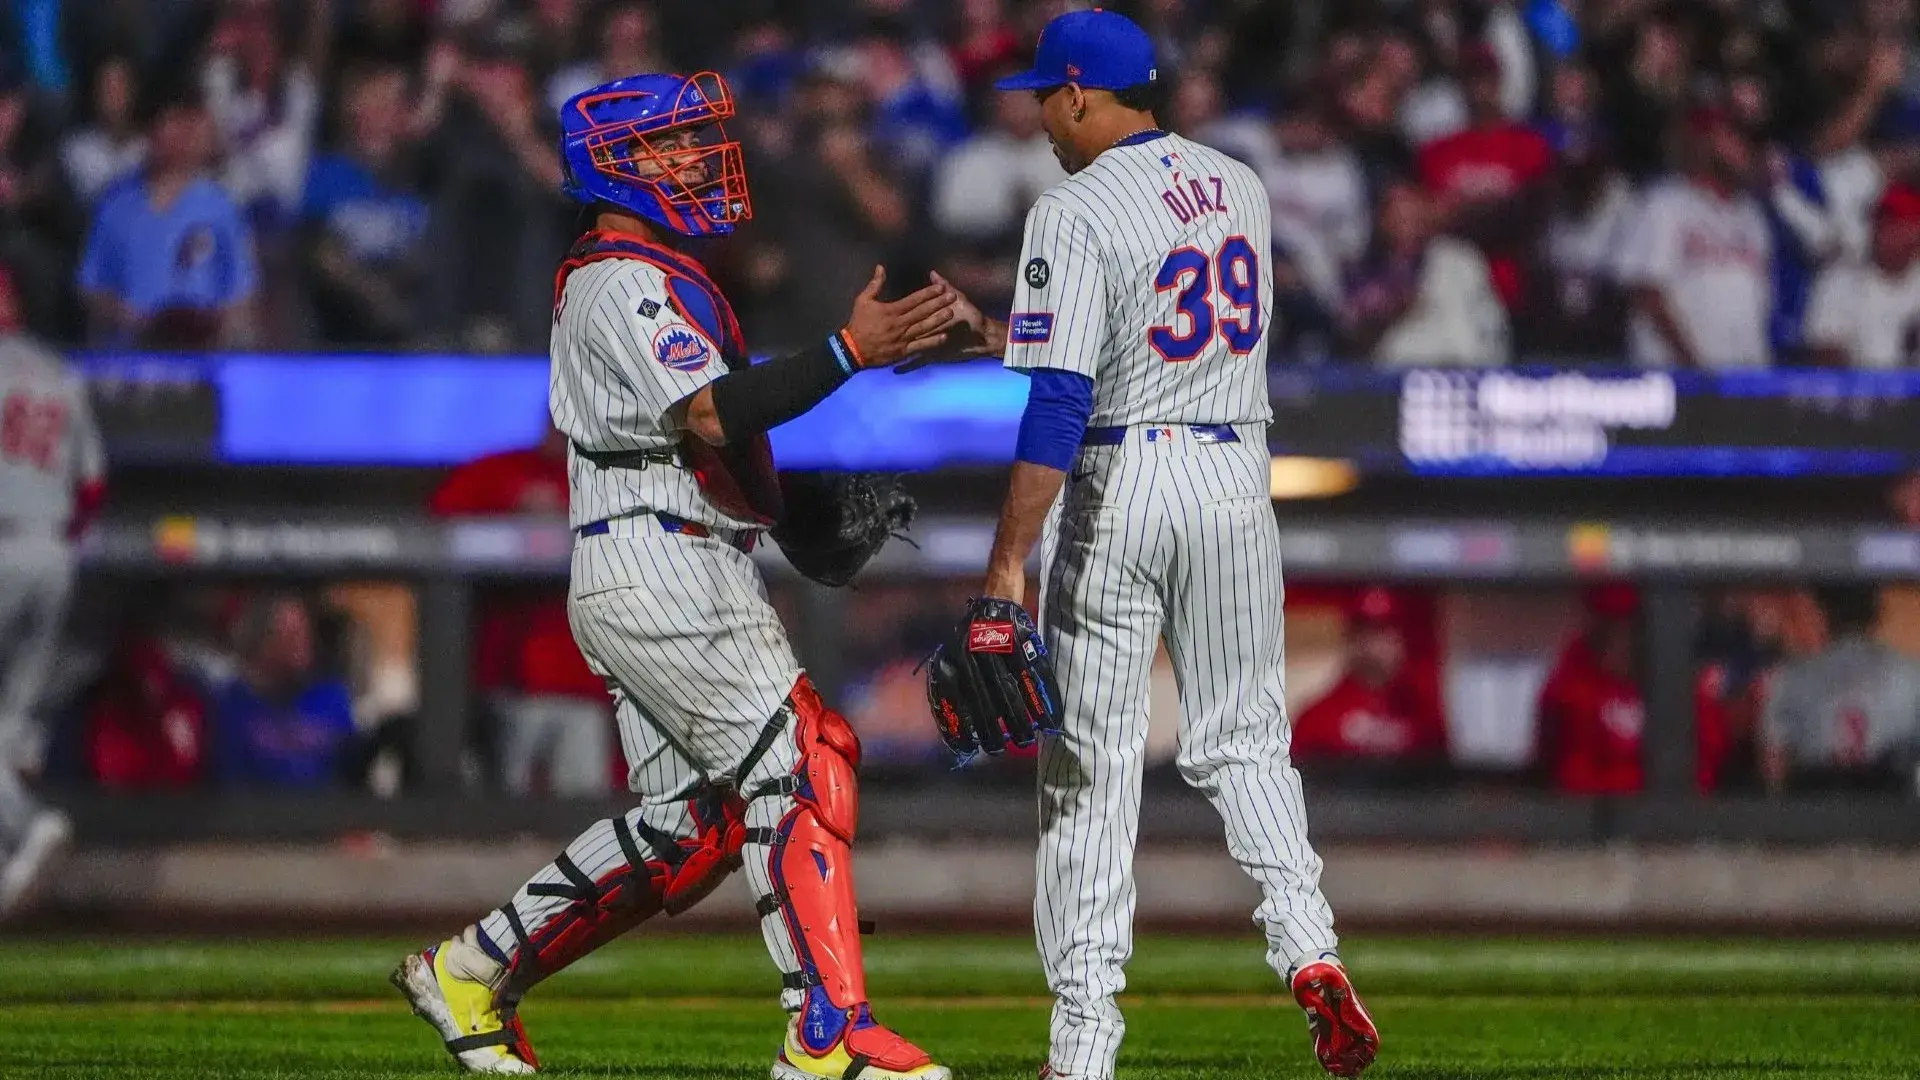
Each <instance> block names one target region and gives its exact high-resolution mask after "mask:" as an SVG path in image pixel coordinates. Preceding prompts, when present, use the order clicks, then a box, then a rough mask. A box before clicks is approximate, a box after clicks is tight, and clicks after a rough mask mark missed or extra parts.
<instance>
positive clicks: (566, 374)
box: [393, 74, 957, 1080]
mask: <svg viewBox="0 0 1920 1080" xmlns="http://www.w3.org/2000/svg"><path fill="white" fill-rule="evenodd" d="M733 111H734V105H733V99H732V97H731V95H730V93H729V91H728V89H727V86H726V84H725V82H724V81H722V80H721V79H720V77H719V76H717V75H712V74H700V75H695V76H691V77H682V76H677V75H637V76H633V77H630V78H625V79H621V80H618V81H615V82H612V83H608V84H606V85H604V86H600V87H596V88H594V89H592V90H588V91H586V92H584V93H582V94H579V95H577V96H575V97H574V98H572V99H570V100H568V101H567V103H566V104H565V105H564V106H563V109H562V114H561V121H562V129H563V134H562V154H563V158H564V162H565V166H566V171H567V174H568V175H567V192H568V193H569V194H570V195H571V196H573V197H574V198H575V199H577V200H578V201H580V202H582V203H585V204H587V206H588V207H589V208H590V209H589V211H588V212H589V213H590V214H591V215H592V217H593V227H592V229H591V230H590V231H588V232H587V233H586V234H585V235H584V236H582V237H581V239H580V241H579V243H578V244H577V245H576V246H575V247H574V249H573V252H572V254H571V255H570V256H569V257H568V259H567V260H566V262H565V263H564V264H563V265H562V266H561V268H560V271H559V275H558V278H557V280H556V282H555V288H554V292H555V299H554V327H553V341H552V356H553V373H552V380H551V387H550V393H551V405H552V413H553V421H554V424H555V425H556V426H557V427H558V428H559V430H560V431H561V432H563V433H565V435H566V436H567V438H568V440H569V443H570V446H569V455H568V457H569V460H568V473H569V507H570V514H571V523H572V525H573V526H574V529H575V532H576V534H577V540H576V542H575V545H574V549H573V566H572V580H571V587H570V590H569V595H568V616H569V621H570V622H571V624H572V628H573V634H574V637H575V638H576V639H577V640H578V641H579V643H580V646H581V649H582V652H583V653H584V654H585V655H586V657H587V660H588V662H589V663H590V664H591V665H592V666H593V668H594V670H595V671H596V672H597V673H598V674H600V675H601V676H602V677H604V678H605V679H606V682H607V685H608V687H609V689H610V690H611V692H612V695H613V699H614V704H615V708H616V710H617V716H618V720H619V727H620V735H621V740H622V742H623V744H624V747H625V750H626V756H627V760H628V761H630V762H632V763H633V771H632V774H631V778H630V781H631V786H632V787H633V789H634V791H636V792H637V793H639V795H640V805H639V806H638V807H637V808H636V809H634V810H632V811H631V812H629V813H627V814H625V815H623V816H620V817H615V818H612V819H610V820H606V821H599V822H596V823H594V824H593V825H592V826H591V827H589V828H588V829H587V831H586V832H584V833H582V834H581V835H580V837H579V838H578V839H576V840H574V841H573V843H571V844H569V845H568V846H567V848H566V850H565V851H563V852H561V853H560V855H559V856H557V857H556V858H555V859H554V860H553V862H551V863H549V864H548V865H546V866H545V867H543V868H542V869H541V870H539V871H538V872H537V873H535V874H534V875H533V878H532V880H530V881H528V882H527V883H526V885H525V886H524V887H522V888H521V889H520V891H519V892H517V893H515V894H514V895H513V897H512V898H511V899H510V900H508V901H507V902H506V903H504V904H502V905H501V906H500V907H499V908H497V909H495V910H494V911H492V912H489V913H488V914H487V915H485V916H484V917H482V918H481V919H480V920H479V921H478V922H476V923H474V924H472V925H470V926H468V927H467V928H465V929H464V930H462V931H461V932H460V933H458V934H456V935H455V936H454V937H452V938H450V939H448V940H446V941H443V942H441V943H440V944H438V945H435V946H433V947H432V948H429V949H426V950H425V951H423V952H421V953H419V954H417V955H413V956H409V957H407V958H406V959H405V960H404V961H403V962H402V963H401V965H400V967H399V968H398V969H397V970H396V971H395V972H394V974H393V981H394V983H395V985H396V986H397V987H398V988H399V989H400V991H401V992H402V993H403V994H405V995H406V997H407V999H408V1000H409V1001H410V1002H411V1003H412V1005H413V1008H414V1011H415V1012H417V1013H418V1014H419V1015H420V1016H421V1017H423V1018H424V1019H426V1020H427V1021H428V1022H429V1023H430V1024H431V1025H432V1026H433V1027H434V1029H435V1030H436V1032H438V1034H439V1035H440V1037H441V1038H442V1039H443V1040H444V1041H445V1043H446V1046H447V1049H448V1050H449V1051H451V1052H452V1053H453V1055H454V1057H455V1058H456V1059H458V1061H459V1062H460V1064H461V1065H462V1066H464V1067H466V1068H467V1069H469V1070H471V1071H474V1072H488V1073H531V1072H533V1071H534V1070H535V1068H536V1061H535V1058H534V1053H533V1049H532V1047H531V1046H530V1045H529V1044H528V1041H527V1036H526V1032H525V1030H524V1028H523V1026H522V1024H521V1022H520V1020H519V1019H518V1017H517V1016H516V1015H515V1010H516V1006H517V1003H518V1002H519V1001H520V999H521V997H522V995H524V994H525V993H526V992H527V991H528V989H530V988H531V987H532V986H534V985H535V984H536V983H538V982H539V981H540V980H542V979H544V978H546V977H548V976H550V975H552V974H553V973H555V972H557V971H560V970H561V969H563V968H565V967H566V966H567V965H568V964H571V963H573V962H574V961H576V960H578V959H579V958H580V957H582V956H584V955H586V954H587V953H589V952H591V951H593V950H594V949H595V948H597V947H599V946H600V945H602V944H604V943H606V942H607V941H610V940H612V939H613V938H614V937H616V936H618V935H619V934H621V933H623V932H625V931H627V930H629V929H631V928H632V927H634V926H637V925H639V924H640V923H642V922H644V921H646V920H647V919H649V918H651V917H653V916H655V915H658V914H661V913H663V912H664V913H666V914H668V915H672V914H676V913H678V912H680V911H683V910H685V909H686V908H688V907H690V906H691V905H693V904H694V903H696V902H697V901H699V900H700V899H701V898H702V897H704V896H705V895H707V894H708V893H709V892H711V891H712V890H713V889H714V888H715V887H716V886H717V885H719V884H720V882H721V881H722V879H724V878H725V877H726V876H727V875H728V874H729V873H731V872H732V871H733V870H734V869H735V868H738V867H741V866H742V865H743V864H744V867H745V870H746V874H747V879H748V881H749V882H750V883H751V884H752V887H753V890H754V892H755V894H756V895H757V896H758V902H757V905H756V909H757V911H758V913H759V915H760V917H761V920H762V921H761V926H762V929H763V932H764V936H765V939H766V945H767V949H768V951H769V952H770V953H772V956H773V960H774V963H775V964H776V965H777V966H778V968H779V971H780V980H781V986H782V991H781V999H782V1003H783V1004H784V1005H785V1007H786V1009H787V1011H788V1012H789V1013H790V1014H791V1016H790V1020H789V1023H788V1027H787V1034H786V1040H785V1045H784V1046H783V1047H782V1049H781V1051H780V1052H779V1054H778V1055H777V1057H776V1058H775V1060H774V1063H773V1067H772V1076H773V1077H774V1078H775V1080H811V1078H814V1077H833V1078H841V1077H845V1078H847V1080H903V1078H912V1080H946V1078H947V1076H948V1071H947V1070H946V1069H945V1068H944V1067H942V1066H939V1065H936V1064H934V1063H933V1060H932V1059H931V1058H930V1057H928V1055H927V1054H926V1053H925V1052H923V1051H922V1050H920V1049H919V1048H918V1047H916V1046H914V1045H913V1044H912V1043H909V1042H908V1041H907V1040H905V1039H903V1038H901V1037H900V1036H899V1035H897V1034H895V1033H894V1032H892V1031H890V1030H888V1029H887V1028H885V1027H883V1026H881V1025H880V1024H879V1023H878V1022H877V1021H876V1020H875V1019H874V1017H873V1013H872V1010H871V1009H870V1007H869V1006H868V1004H867V991H866V984H865V975H864V972H863V968H862V961H861V949H860V939H859V936H858V927H859V922H860V920H859V914H858V912H857V910H856V905H855V899H854V887H853V878H852V863H851V861H850V860H851V851H850V846H851V844H852V842H853V837H854V825H855V819H856V816H857V815H856V810H857V806H858V798H859V797H858V788H857V781H856V778H855V767H856V766H857V765H858V764H859V760H860V744H859V742H858V740H857V739H856V738H855V737H854V733H853V731H852V729H851V728H850V727H848V725H847V722H846V720H845V719H843V718H842V717H841V716H840V714H839V713H837V712H835V711H834V710H833V709H831V708H829V707H828V706H827V705H826V703H825V702H823V701H822V700H821V698H820V695H819V694H818V693H817V692H816V691H815V690H814V688H813V685H812V683H811V682H810V681H809V680H808V678H807V675H806V673H805V672H804V671H802V670H801V668H800V665H799V664H798V663H796V662H795V660H794V656H793V651H792V649H791V648H790V647H789V646H788V642H787V636H786V633H785V631H784V630H783V629H782V627H781V625H780V622H779V619H778V617H777V616H776V615H775V613H774V610H773V608H772V606H771V605H769V603H768V602H767V595H766V590H765V586H764V584H763V582H762V581H761V578H760V575H759V573H758V571H757V570H756V568H755V566H754V564H753V561H752V560H751V559H750V558H749V557H748V553H749V552H751V551H752V550H753V549H754V547H755V546H756V544H758V543H759V542H760V541H761V539H762V538H763V536H765V535H768V534H769V533H770V534H771V535H772V536H773V537H774V539H776V540H777V541H778V542H779V543H780V544H781V547H782V549H783V550H784V551H785V552H786V553H787V556H788V558H789V559H790V560H791V561H792V562H793V563H794V564H795V565H796V566H797V567H798V568H799V569H801V570H802V572H804V573H808V574H809V575H810V576H814V577H816V578H818V579H820V580H833V581H841V582H844V580H845V579H846V577H847V576H850V566H857V563H858V562H859V561H864V559H865V557H866V556H867V555H870V554H871V553H872V550H873V549H874V548H877V546H878V544H877V543H874V544H871V545H867V546H861V545H859V544H855V545H853V546H852V548H851V551H852V554H851V558H853V560H854V562H853V563H852V564H848V563H845V562H843V561H841V560H842V557H843V556H847V555H848V552H849V550H850V549H849V548H848V546H847V545H844V544H838V543H836V541H837V540H839V539H844V538H842V537H836V536H834V535H827V536H824V537H822V536H820V535H817V534H811V535H810V534H809V528H810V527H817V525H818V523H819V522H822V521H825V522H828V523H829V524H830V529H829V531H830V532H832V531H833V530H837V529H839V528H841V527H842V526H843V525H845V524H846V523H847V522H849V521H851V522H854V523H856V524H860V523H864V525H862V526H861V528H860V529H857V530H856V531H860V532H862V535H865V536H868V537H876V536H877V537H879V538H881V539H884V537H885V535H886V533H887V531H888V530H890V529H891V528H892V527H893V526H894V525H895V524H898V521H899V514H897V513H895V511H897V510H898V509H899V507H898V506H897V505H894V504H893V503H891V502H890V500H889V498H887V497H885V496H884V495H877V494H876V493H875V492H873V491H872V490H870V489H868V488H865V487H860V486H857V485H856V486H855V487H853V488H844V487H834V486H833V485H832V484H831V483H829V484H825V485H823V484H822V483H820V482H817V481H815V482H801V481H797V480H796V481H791V482H783V481H785V478H782V477H779V476H777V475H776V473H775V472H774V471H773V467H772V457H771V454H770V452H769V450H768V445H767V440H766V437H765V432H767V431H768V430H769V429H771V428H773V427H775V426H777V425H779V424H781V423H784V422H786V421H787V420H790V419H792V418H794V417H795V416H798V415H800V414H801V413H803V412H805V411H806V410H808V409H810V408H812V407H813V406H814V405H815V404H817V403H818V402H819V401H821V400H822V399H823V398H825V397H826V396H827V395H828V394H830V393H831V392H833V390H834V389H835V388H837V387H838V386H840V385H841V384H842V383H844V382H845V381H846V380H847V379H849V378H851V377H852V376H853V374H854V373H855V372H856V371H858V370H860V369H861V368H867V367H877V366H882V365H887V364H892V363H896V362H898V361H899V360H901V359H903V358H905V357H906V356H908V355H910V354H912V353H914V352H917V351H919V350H921V349H924V348H927V347H928V346H931V345H933V344H934V343H935V342H937V341H939V340H940V339H941V338H942V337H943V336H944V335H945V334H946V332H947V330H948V329H949V327H950V325H951V324H952V322H953V320H954V318H955V313H956V302H957V297H956V294H954V293H952V292H951V290H949V289H948V288H947V287H946V286H944V285H942V284H935V285H930V286H928V287H926V288H924V289H921V290H919V291H918V292H915V293H913V294H912V295H910V296H908V297H906V298H905V299H903V300H900V301H897V302H894V303H882V302H880V301H879V300H878V299H877V296H878V293H879V290H880V287H881V284H882V278H883V276H884V275H883V273H882V272H881V271H879V270H877V269H876V271H875V273H874V277H873V280H872V281H871V282H870V283H869V284H868V286H867V288H866V290H865V291H864V292H863V293H862V294H861V295H860V297H859V298H858V299H857V300H855V301H854V305H853V313H852V316H851V317H850V318H849V320H848V322H847V323H846V325H845V327H844V328H843V329H841V330H839V331H837V332H835V333H834V334H832V335H831V336H830V337H827V338H826V339H824V340H823V341H822V342H821V343H820V344H818V345H815V346H813V347H811V348H808V349H804V350H802V351H800V352H798V353H795V354H793V355H791V356H785V357H780V358H777V359H774V360H771V361H768V362H766V363H762V364H758V365H751V364H749V362H748V360H747V355H746V349H745V345H744V343H743V342H742V341H741V336H740V328H739V325H738V323H737V322H736V321H735V319H734V316H733V311H732V309H731V308H730V307H729V306H728V304H727V300H726V298H725V297H724V296H722V295H721V293H720V291H719V290H718V289H717V288H715V287H714V285H713V282H712V280H711V279H710V278H709V277H708V275H707V272H706V270H705V269H704V268H703V267H702V266H701V264H700V263H699V262H697V261H696V260H695V259H693V258H692V257H691V256H689V255H687V254H686V253H685V252H684V251H683V250H681V248H680V246H679V238H680V237H688V236H709V235H718V234H724V233H728V232H731V231H732V230H733V228H734V226H735V224H736V223H738V222H739V221H741V220H744V219H745V218H747V217H748V216H749V203H748V194H747V184H746V174H745V169H744V167H743V165H742V162H741V152H740V145H739V144H738V143H736V142H731V141H728V139H727V137H726V134H725V132H724V130H723V129H722V127H721V123H720V122H721V121H723V120H725V119H727V118H728V117H730V116H732V115H733ZM825 502H833V504H834V505H832V506H823V505H822V504H823V503H825ZM837 511H845V512H844V513H842V512H837ZM806 523H814V525H813V526H809V525H808V524H806ZM815 541H819V542H818V543H816V542H815ZM823 552H824V555H822V553H823Z"/></svg>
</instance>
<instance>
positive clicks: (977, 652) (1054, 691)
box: [927, 596, 1060, 760]
mask: <svg viewBox="0 0 1920 1080" xmlns="http://www.w3.org/2000/svg"><path fill="white" fill-rule="evenodd" d="M927 704H928V705H929V706H931V707H932V708H933V721H934V724H935V726H937V727H938V728H939V729H940V738H941V741H943V742H945V743H946V744H947V749H949V750H951V751H953V752H954V753H955V754H958V755H959V756H960V757H961V759H962V760H966V759H969V758H972V757H973V756H974V755H976V754H979V753H981V752H982V751H984V752H986V753H989V754H998V753H1001V752H1003V751H1005V750H1006V748H1007V744H1008V743H1012V744H1013V745H1015V746H1032V745H1033V742H1034V739H1035V738H1036V737H1037V736H1039V735H1040V734H1043V733H1044V734H1048V735H1057V734H1059V732H1060V690H1059V686H1058V684H1057V683H1056V682H1055V680H1054V676H1053V659H1052V658H1051V657H1049V656H1048V655H1047V644H1046V642H1044V641H1042V640H1040V632H1039V631H1038V630H1036V629H1035V628H1034V625H1033V617H1032V616H1030V615H1028V614H1027V609H1025V608H1023V607H1021V606H1020V605H1019V604H1016V603H1014V602H1013V601H1011V600H1002V599H999V598H997V597H992V596H985V597H980V598H978V599H975V600H971V601H969V602H968V603H967V614H966V617H965V618H963V619H961V620H960V626H959V628H958V629H957V630H956V631H955V633H954V636H953V638H952V639H951V640H949V641H947V643H946V644H944V645H941V646H940V647H939V648H938V649H936V650H934V654H933V657H932V659H930V660H929V661H928V670H927Z"/></svg>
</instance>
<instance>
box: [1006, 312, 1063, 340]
mask: <svg viewBox="0 0 1920 1080" xmlns="http://www.w3.org/2000/svg"><path fill="white" fill-rule="evenodd" d="M1052 337H1053V312H1051V311H1016V312H1014V313H1013V314H1011V315H1009V316H1007V343H1008V344H1010V345H1041V344H1044V343H1046V342H1047V341H1049V340H1051V339H1052Z"/></svg>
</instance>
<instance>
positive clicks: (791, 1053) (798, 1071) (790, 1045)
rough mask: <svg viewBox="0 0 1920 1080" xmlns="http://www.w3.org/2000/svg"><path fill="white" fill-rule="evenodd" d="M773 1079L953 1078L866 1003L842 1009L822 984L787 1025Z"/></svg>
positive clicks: (775, 1060) (774, 1066) (812, 991)
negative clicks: (884, 1024)
mask: <svg viewBox="0 0 1920 1080" xmlns="http://www.w3.org/2000/svg"><path fill="white" fill-rule="evenodd" d="M770 1075H771V1076H772V1080H951V1078H952V1076H953V1074H952V1073H951V1072H949V1071H948V1070H947V1067H946V1066H944V1065H935V1064H934V1063H933V1058H932V1057H931V1056H929V1055H928V1054H927V1052H926V1051H925V1050H922V1049H920V1048H919V1047H917V1046H915V1045H913V1044H912V1043H910V1042H908V1041H907V1040H905V1039H903V1038H901V1037H900V1036H899V1035H898V1034H896V1033H895V1032H893V1031H892V1030H891V1029H889V1028H886V1027H882V1026H881V1025H880V1024H878V1023H876V1022H875V1021H874V1019H873V1012H872V1010H871V1009H869V1008H868V1007H867V1004H866V1003H865V1002H861V1003H860V1004H859V1005H856V1006H854V1007H853V1008H851V1009H845V1010H842V1009H838V1008H835V1007H834V1006H833V1004H832V1003H831V1002H829V1001H828V1000H827V996H826V994H825V993H824V992H822V991H821V989H820V988H819V987H817V986H816V987H814V988H813V989H812V990H811V991H810V992H809V993H808V995H807V1002H806V1006H805V1007H804V1008H802V1009H801V1010H800V1011H799V1012H797V1013H795V1014H794V1016H793V1019H792V1021H790V1022H789V1023H788V1024H787V1044H786V1046H785V1047H783V1048H781V1051H780V1056H779V1057H778V1058H775V1059H774V1062H773V1072H772V1073H771V1074H770Z"/></svg>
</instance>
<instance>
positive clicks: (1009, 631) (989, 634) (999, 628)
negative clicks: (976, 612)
mask: <svg viewBox="0 0 1920 1080" xmlns="http://www.w3.org/2000/svg"><path fill="white" fill-rule="evenodd" d="M967 651H968V652H991V653H1011V652H1013V624H1012V623H1010V622H977V623H974V624H973V625H972V626H969V627H968V628H967Z"/></svg>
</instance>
